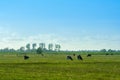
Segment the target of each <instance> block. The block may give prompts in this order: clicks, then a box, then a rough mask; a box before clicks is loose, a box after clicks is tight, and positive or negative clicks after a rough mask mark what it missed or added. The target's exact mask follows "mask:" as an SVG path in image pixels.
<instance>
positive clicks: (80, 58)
mask: <svg viewBox="0 0 120 80" xmlns="http://www.w3.org/2000/svg"><path fill="white" fill-rule="evenodd" d="M73 56H75V54H73ZM91 56H92V55H91V54H88V55H87V57H91ZM77 59H78V60H83V58H82V56H81V55H77ZM67 60H73V58H72V56H67Z"/></svg>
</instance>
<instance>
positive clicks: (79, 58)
mask: <svg viewBox="0 0 120 80" xmlns="http://www.w3.org/2000/svg"><path fill="white" fill-rule="evenodd" d="M73 56H76V55H75V54H73ZM87 57H91V54H88V55H87ZM27 59H29V56H27V55H24V60H27ZM77 59H78V60H83V58H82V56H81V55H77ZM67 60H73V58H72V56H70V55H69V56H67Z"/></svg>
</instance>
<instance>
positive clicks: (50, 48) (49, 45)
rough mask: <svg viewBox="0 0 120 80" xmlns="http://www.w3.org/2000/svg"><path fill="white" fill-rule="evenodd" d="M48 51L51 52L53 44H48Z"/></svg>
mask: <svg viewBox="0 0 120 80" xmlns="http://www.w3.org/2000/svg"><path fill="white" fill-rule="evenodd" d="M48 50H49V51H52V50H53V44H52V43H50V44H48Z"/></svg>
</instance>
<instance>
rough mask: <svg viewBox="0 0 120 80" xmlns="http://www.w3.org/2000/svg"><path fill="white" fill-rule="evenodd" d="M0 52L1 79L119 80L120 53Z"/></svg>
mask: <svg viewBox="0 0 120 80" xmlns="http://www.w3.org/2000/svg"><path fill="white" fill-rule="evenodd" d="M67 55H68V54H47V53H45V54H44V56H41V55H38V54H28V56H30V58H29V59H28V60H24V59H23V54H21V55H17V54H0V80H120V55H92V56H91V57H86V54H81V56H82V57H83V59H84V60H83V61H80V60H77V58H76V56H73V55H72V54H69V55H71V56H72V57H73V59H74V60H73V61H70V60H66V56H67Z"/></svg>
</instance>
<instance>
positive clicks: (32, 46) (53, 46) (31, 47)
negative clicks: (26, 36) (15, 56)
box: [0, 43, 61, 52]
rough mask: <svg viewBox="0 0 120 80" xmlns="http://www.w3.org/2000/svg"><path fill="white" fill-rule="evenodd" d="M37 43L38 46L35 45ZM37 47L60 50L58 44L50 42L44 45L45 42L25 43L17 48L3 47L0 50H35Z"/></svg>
mask: <svg viewBox="0 0 120 80" xmlns="http://www.w3.org/2000/svg"><path fill="white" fill-rule="evenodd" d="M37 45H38V46H37ZM38 48H41V50H42V51H60V49H61V45H60V44H52V43H49V44H48V45H46V44H45V43H39V44H37V43H33V44H30V43H28V44H26V45H25V46H22V47H20V48H19V49H17V50H15V49H13V48H12V49H9V48H4V49H0V52H36V50H37V49H38Z"/></svg>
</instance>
